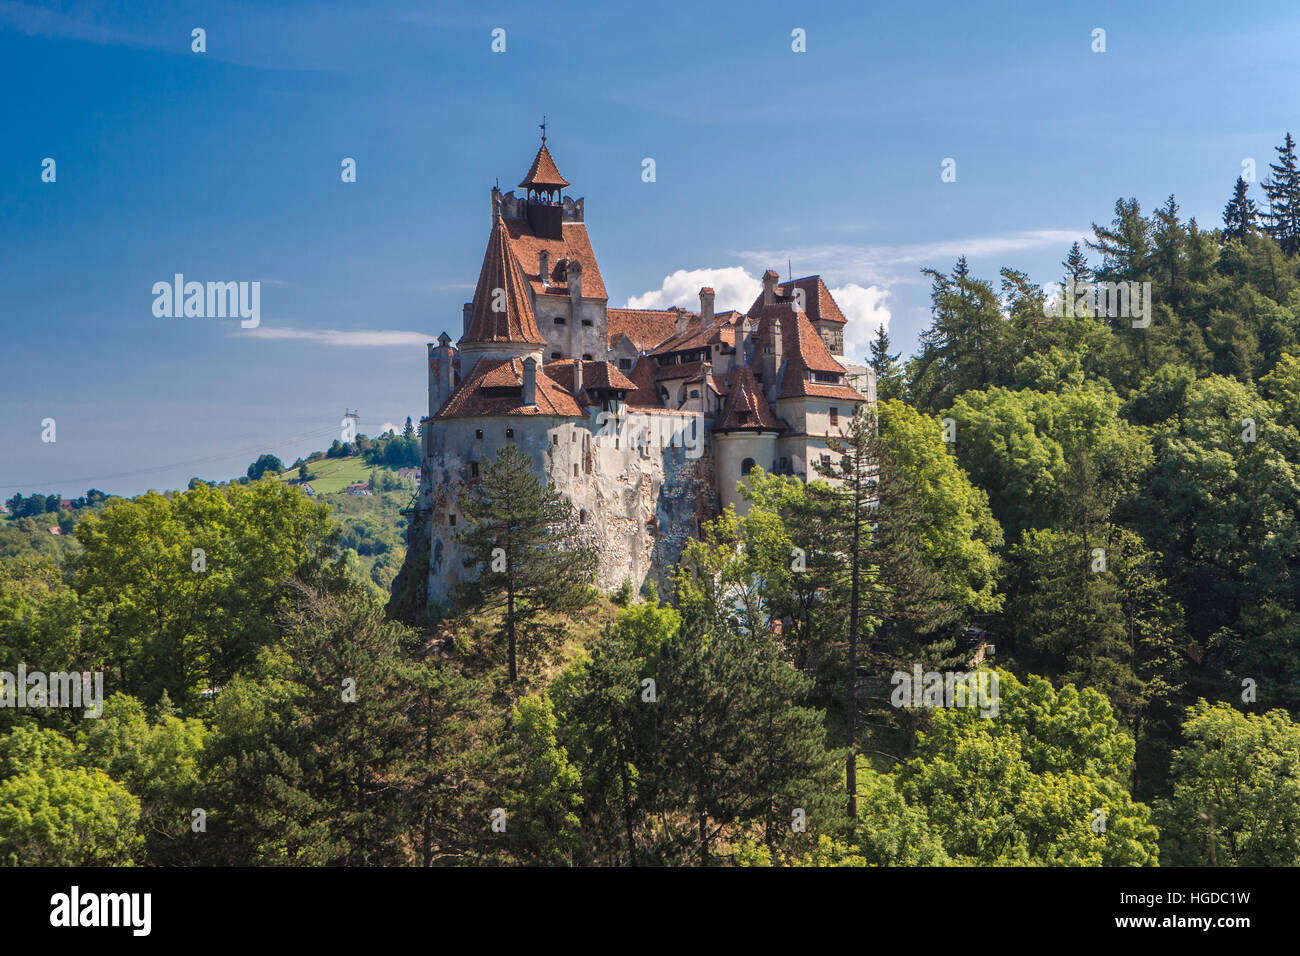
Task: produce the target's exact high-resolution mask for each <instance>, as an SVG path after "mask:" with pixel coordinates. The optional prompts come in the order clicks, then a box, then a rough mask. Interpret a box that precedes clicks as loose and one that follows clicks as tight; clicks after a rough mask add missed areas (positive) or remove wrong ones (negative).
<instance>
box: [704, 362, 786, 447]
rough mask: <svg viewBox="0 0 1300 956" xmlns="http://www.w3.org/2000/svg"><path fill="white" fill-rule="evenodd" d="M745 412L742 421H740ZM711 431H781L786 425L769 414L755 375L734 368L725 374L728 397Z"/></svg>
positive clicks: (740, 366) (769, 411)
mask: <svg viewBox="0 0 1300 956" xmlns="http://www.w3.org/2000/svg"><path fill="white" fill-rule="evenodd" d="M741 413H744V419H745V420H744V421H743V422H742V421H741ZM713 430H714V431H724V432H725V431H743V430H754V431H759V430H762V431H784V430H785V426H784V425H783V424H781V420H780V419H778V418H777V417H776V415H775V414H773V412H772V407H771V406H770V405H768V403H767V399H766V398H764V397H763V390H762V389H761V388H760V387H759V385H758V382H757V380H755V378H754V373H753V372H751V371H750V370H749V368H748V367H746V366H744V365H737V366H736V367H735V368H733V369H732V370H731V371H730V372H729V373H728V375H727V398H726V401H724V402H723V403H722V411H721V412H719V413H718V418H717V421H716V422H715V423H714V425H713Z"/></svg>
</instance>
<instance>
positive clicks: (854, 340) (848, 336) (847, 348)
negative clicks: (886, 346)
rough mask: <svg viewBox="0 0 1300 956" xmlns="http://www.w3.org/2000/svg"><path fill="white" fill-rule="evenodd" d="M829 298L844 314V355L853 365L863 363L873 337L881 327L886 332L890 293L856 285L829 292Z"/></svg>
mask: <svg viewBox="0 0 1300 956" xmlns="http://www.w3.org/2000/svg"><path fill="white" fill-rule="evenodd" d="M831 296H832V297H834V299H835V302H836V304H837V305H839V307H840V311H841V312H843V313H844V318H846V319H848V320H849V324H848V325H847V326H846V327H845V329H844V354H845V356H846V357H847V358H849V359H850V360H853V361H862V360H863V359H864V358H865V357H866V355H867V352H868V348H869V346H870V345H871V340H872V339H873V338H875V337H876V329H878V328H879V327H880V326H882V325H883V326H884V327H885V328H886V329H888V328H889V318H890V315H889V306H887V305H885V300H886V299H888V298H889V290H888V289H884V288H881V287H880V286H876V285H872V286H860V285H858V284H857V283H856V282H850V283H848V284H847V285H842V286H839V287H838V288H835V289H831Z"/></svg>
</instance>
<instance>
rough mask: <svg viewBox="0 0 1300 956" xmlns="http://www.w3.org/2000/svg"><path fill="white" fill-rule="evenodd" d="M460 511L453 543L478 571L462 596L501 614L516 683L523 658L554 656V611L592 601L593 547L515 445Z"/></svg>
mask: <svg viewBox="0 0 1300 956" xmlns="http://www.w3.org/2000/svg"><path fill="white" fill-rule="evenodd" d="M461 509H462V511H463V512H464V515H465V520H466V523H467V524H468V527H467V528H466V529H465V530H464V531H462V532H461V533H460V534H459V535H458V537H457V540H458V542H459V543H460V544H461V545H463V546H464V547H465V550H466V552H467V556H466V558H465V566H466V567H476V568H477V569H478V574H477V576H476V577H475V578H474V579H473V581H472V582H471V583H469V584H467V585H465V586H464V587H463V589H462V591H461V594H460V598H459V600H460V602H461V603H462V604H465V603H472V604H473V605H474V606H475V607H478V608H485V609H498V610H500V611H501V612H502V618H501V625H500V627H499V628H498V631H497V637H498V640H499V644H500V645H503V646H501V647H499V649H501V650H504V651H505V657H506V665H507V669H508V672H509V675H510V681H511V682H512V683H513V682H515V681H516V680H518V678H519V663H520V660H521V659H522V661H523V663H524V666H525V667H530V666H531V667H536V666H538V665H541V664H544V663H546V662H548V661H550V660H551V659H553V658H554V656H555V653H556V650H557V643H558V640H559V637H560V631H559V629H558V628H557V627H556V626H555V624H554V623H553V621H552V619H551V615H554V614H556V613H575V612H577V611H579V610H581V609H582V608H583V607H586V606H587V605H589V604H590V603H591V601H592V588H591V581H592V579H593V575H594V573H595V552H594V551H593V550H592V549H590V548H588V547H586V546H584V545H581V544H579V543H578V522H577V520H576V515H575V514H574V509H573V505H572V504H571V503H570V502H569V500H568V499H567V498H566V497H564V496H563V495H561V494H560V493H559V492H558V491H557V490H556V489H555V487H554V486H550V487H543V485H542V483H541V482H540V481H539V480H538V479H537V476H536V475H534V474H533V470H532V462H531V461H530V460H529V459H528V458H527V457H526V456H525V455H524V454H523V453H521V452H520V451H519V450H518V449H517V448H515V447H514V446H513V445H506V446H505V447H504V448H502V449H501V451H500V452H498V453H497V457H496V459H495V460H494V461H492V462H491V463H490V464H488V465H487V467H486V468H484V469H483V475H482V478H481V480H480V481H479V482H478V483H477V484H476V485H474V486H473V487H472V488H471V489H470V490H469V493H468V494H466V495H465V496H464V497H462V499H461Z"/></svg>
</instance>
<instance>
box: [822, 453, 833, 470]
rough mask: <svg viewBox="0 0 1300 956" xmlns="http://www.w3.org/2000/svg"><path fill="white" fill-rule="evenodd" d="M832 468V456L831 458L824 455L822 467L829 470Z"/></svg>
mask: <svg viewBox="0 0 1300 956" xmlns="http://www.w3.org/2000/svg"><path fill="white" fill-rule="evenodd" d="M830 466H831V456H830V455H822V467H823V468H829V467H830Z"/></svg>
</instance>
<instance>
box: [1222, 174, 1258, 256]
mask: <svg viewBox="0 0 1300 956" xmlns="http://www.w3.org/2000/svg"><path fill="white" fill-rule="evenodd" d="M1258 229H1259V210H1258V209H1256V208H1255V200H1253V199H1251V198H1250V187H1249V186H1248V185H1247V184H1246V180H1244V179H1242V178H1241V177H1240V176H1238V177H1237V186H1236V188H1235V189H1234V190H1233V194H1232V198H1231V199H1229V200H1228V205H1226V206H1224V207H1223V238H1224V239H1225V240H1227V239H1245V238H1246V237H1247V236H1253V235H1254V234H1255V233H1256V232H1257V231H1258Z"/></svg>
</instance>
